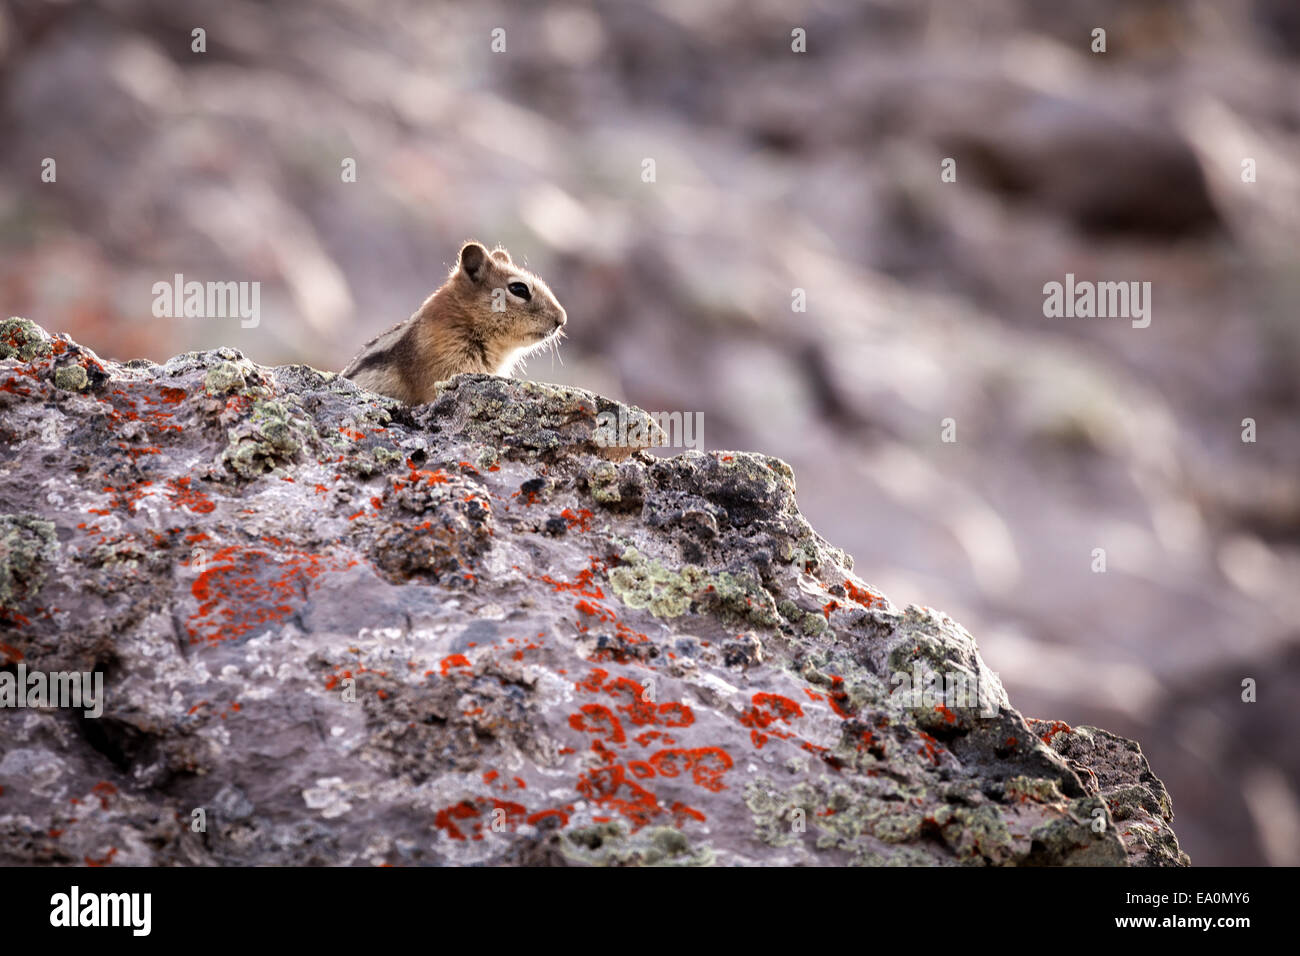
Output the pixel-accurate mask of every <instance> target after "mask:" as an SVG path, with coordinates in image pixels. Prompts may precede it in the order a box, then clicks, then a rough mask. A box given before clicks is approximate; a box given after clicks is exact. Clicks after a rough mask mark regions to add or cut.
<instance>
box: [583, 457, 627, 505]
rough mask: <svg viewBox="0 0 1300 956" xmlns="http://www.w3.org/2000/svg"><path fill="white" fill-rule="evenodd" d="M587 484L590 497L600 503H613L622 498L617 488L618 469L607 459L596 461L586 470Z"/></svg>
mask: <svg viewBox="0 0 1300 956" xmlns="http://www.w3.org/2000/svg"><path fill="white" fill-rule="evenodd" d="M587 486H588V487H589V488H590V489H591V497H593V498H595V499H596V501H597V502H599V503H600V504H602V505H615V504H618V503H619V502H620V501H622V500H623V496H622V495H621V494H620V493H619V490H618V469H617V468H615V467H614V465H613V464H612V463H610V462H608V461H601V462H597V463H596V466H595V467H594V468H592V469H591V470H590V471H588V472H587Z"/></svg>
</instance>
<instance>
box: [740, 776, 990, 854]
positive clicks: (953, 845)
mask: <svg viewBox="0 0 1300 956" xmlns="http://www.w3.org/2000/svg"><path fill="white" fill-rule="evenodd" d="M891 789H892V791H893V792H890V791H885V790H882V791H881V793H880V794H878V795H877V794H863V793H861V792H859V791H857V790H856V789H854V788H853V787H851V786H849V785H847V784H844V783H831V782H828V781H826V780H825V779H823V780H822V781H819V782H809V781H804V782H801V783H799V784H796V785H795V786H793V787H791V788H789V789H788V790H781V789H780V788H778V787H776V786H775V785H774V784H773V783H772V782H771V781H769V780H766V779H759V780H757V781H753V782H751V783H750V784H749V785H748V786H747V787H746V789H745V804H746V806H747V807H748V808H749V811H750V815H751V819H752V820H753V823H754V827H755V836H756V837H757V838H758V839H760V840H762V841H763V842H764V843H766V844H768V845H769V846H773V847H778V848H780V847H789V846H793V845H796V844H803V845H805V846H812V847H813V848H815V849H816V850H818V851H822V852H830V851H838V852H843V853H847V854H848V856H849V861H850V862H851V863H853V864H854V865H858V866H879V865H883V864H887V863H897V862H900V861H903V862H906V863H907V864H909V865H921V866H925V865H928V866H934V865H941V864H944V863H945V862H948V863H951V862H957V863H966V864H972V863H973V864H976V865H979V864H983V863H988V862H992V863H1004V862H1008V861H1009V860H1011V859H1012V858H1013V856H1014V853H1015V844H1014V841H1013V839H1012V837H1011V833H1010V831H1009V830H1008V828H1007V825H1006V823H1005V822H1004V821H1003V819H1002V816H1001V814H1000V812H999V811H998V808H997V807H996V806H994V805H993V804H990V803H983V804H980V805H978V806H965V805H961V804H952V803H941V804H939V805H938V806H934V807H932V808H931V809H926V808H925V807H924V806H919V805H918V801H920V800H922V799H923V798H924V796H925V794H926V791H925V789H924V788H923V787H921V786H919V785H916V786H908V787H902V786H895V787H893V788H891ZM886 797H887V798H888V799H886ZM927 833H929V834H932V835H935V836H938V837H939V838H940V839H941V840H942V841H943V843H944V845H945V846H946V847H947V848H948V850H949V851H950V853H951V854H952V857H953V858H954V859H953V860H945V859H944V858H943V857H941V856H936V855H935V854H933V853H926V852H924V851H922V850H921V849H919V848H918V847H917V846H915V845H914V844H918V843H920V842H921V841H922V840H924V839H925V837H926V834H927ZM882 844H886V845H888V847H889V849H888V850H886V849H885V847H884V846H882Z"/></svg>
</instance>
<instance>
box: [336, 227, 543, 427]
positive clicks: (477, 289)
mask: <svg viewBox="0 0 1300 956" xmlns="http://www.w3.org/2000/svg"><path fill="white" fill-rule="evenodd" d="M566 321H567V316H566V315H565V314H564V308H563V307H562V306H561V305H560V303H559V302H557V301H555V296H554V295H553V294H552V293H551V290H550V288H548V287H547V285H546V283H545V282H543V281H542V280H541V279H539V278H537V276H535V275H533V274H532V273H531V272H529V271H528V270H527V269H521V268H519V266H517V265H515V264H514V263H513V262H511V261H510V253H508V252H506V250H504V249H502V248H500V247H499V246H498V247H497V248H496V249H494V250H492V252H488V251H487V249H486V248H484V247H483V246H482V245H481V244H480V243H477V242H467V243H465V245H463V246H462V247H461V250H460V255H459V257H458V258H457V261H456V266H455V268H453V269H452V270H451V273H450V275H448V276H447V281H446V282H444V283H443V284H442V286H441V287H440V288H439V289H438V290H437V291H436V292H434V293H433V295H431V296H429V298H427V299H425V300H424V305H422V306H420V309H419V311H418V312H416V313H415V314H414V315H413V316H411V317H410V318H409V319H407V320H406V321H405V322H400V323H398V324H397V325H395V326H393V327H392V328H391V329H389V330H388V331H387V332H385V333H384V334H383V335H380V336H377V337H376V338H374V339H371V340H370V341H369V342H367V343H366V345H365V347H364V348H363V349H362V350H361V352H360V354H358V355H357V357H356V358H354V359H353V360H352V362H351V363H350V364H349V365H348V367H347V368H345V369H344V370H343V372H342V375H343V377H344V378H350V379H352V381H354V382H356V383H357V384H358V385H360V386H361V387H362V388H365V389H369V390H370V391H372V392H378V393H380V394H381V395H389V396H391V397H393V398H396V399H399V400H401V401H403V402H406V403H407V404H410V405H421V404H424V403H425V402H431V401H433V399H434V397H435V395H436V392H435V389H434V385H435V383H437V382H442V381H445V380H447V379H449V378H451V377H452V376H453V375H456V374H457V373H459V372H487V373H489V374H492V375H509V374H510V373H511V371H512V370H513V369H514V367H515V365H516V364H517V363H518V362H519V361H520V359H522V358H524V357H525V356H527V355H529V354H531V353H533V352H536V351H538V350H539V349H543V348H546V347H547V346H548V345H550V344H552V343H553V342H555V341H556V340H558V339H559V337H560V336H561V335H562V334H563V332H562V331H561V330H562V329H563V328H564V323H565V322H566Z"/></svg>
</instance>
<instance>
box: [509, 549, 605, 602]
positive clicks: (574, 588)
mask: <svg viewBox="0 0 1300 956" xmlns="http://www.w3.org/2000/svg"><path fill="white" fill-rule="evenodd" d="M589 560H590V562H591V565H590V567H586V568H583V569H582V570H581V571H579V572H578V573H577V574H576V575H574V578H573V580H572V581H557V580H555V578H553V577H551V576H550V575H549V574H543V575H541V576H539V577H534V578H533V580H535V581H542V582H544V583H546V584H549V585H550V586H551V587H553V588H554V589H555V590H556V591H557V592H561V591H570V592H572V593H574V594H577V595H580V596H582V597H589V598H603V597H604V596H605V592H604V591H603V590H601V587H600V585H599V584H597V583H596V581H595V575H597V574H604V573H605V571H606V567H605V562H604V561H602V560H601V559H600V558H597V557H594V556H593V557H590V558H589ZM515 570H522V569H521V568H520V567H519V566H518V565H515Z"/></svg>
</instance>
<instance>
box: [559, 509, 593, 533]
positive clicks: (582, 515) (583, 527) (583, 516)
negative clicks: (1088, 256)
mask: <svg viewBox="0 0 1300 956" xmlns="http://www.w3.org/2000/svg"><path fill="white" fill-rule="evenodd" d="M560 517H561V518H563V519H564V520H565V521H567V522H568V523H569V530H570V531H572V530H573V529H574V528H577V529H578V530H579V531H590V530H591V519H592V517H593V515H592V513H591V511H590V510H588V509H587V508H579V509H578V510H577V511H574V510H573V509H572V508H565V509H564V510H563V511H561V512H560Z"/></svg>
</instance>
